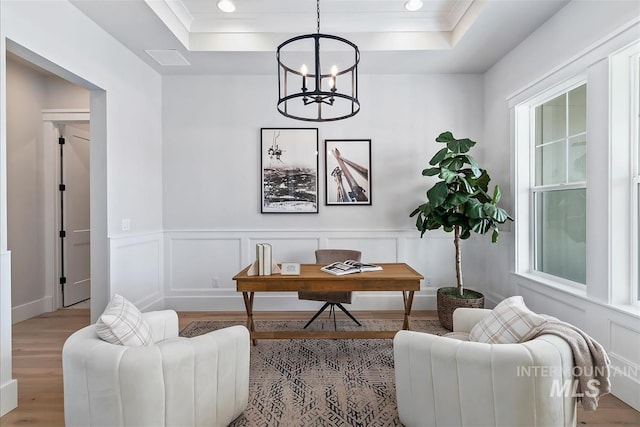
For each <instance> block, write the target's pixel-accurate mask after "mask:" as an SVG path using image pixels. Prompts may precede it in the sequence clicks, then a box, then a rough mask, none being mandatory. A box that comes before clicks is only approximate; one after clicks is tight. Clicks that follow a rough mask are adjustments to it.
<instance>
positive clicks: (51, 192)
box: [42, 109, 92, 310]
mask: <svg viewBox="0 0 640 427" xmlns="http://www.w3.org/2000/svg"><path fill="white" fill-rule="evenodd" d="M42 120H43V132H44V139H43V142H44V169H43V176H44V182H45V189H44V190H45V212H44V218H45V262H46V287H47V293H48V294H49V295H51V297H52V306H53V307H52V309H53V310H57V309H59V308H68V307H70V308H87V307H88V306H89V305H90V298H91V226H90V224H91V221H90V214H91V208H90V206H91V202H90V200H91V191H90V188H91V184H90V182H91V161H90V159H91V148H92V144H91V142H90V140H91V137H90V114H89V110H87V109H73V110H68V109H67V110H43V111H42Z"/></svg>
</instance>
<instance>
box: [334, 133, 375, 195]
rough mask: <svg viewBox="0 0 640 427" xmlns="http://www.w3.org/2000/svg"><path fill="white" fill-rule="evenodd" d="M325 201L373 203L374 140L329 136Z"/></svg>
mask: <svg viewBox="0 0 640 427" xmlns="http://www.w3.org/2000/svg"><path fill="white" fill-rule="evenodd" d="M324 144H325V150H324V152H325V161H324V165H325V168H324V177H325V185H324V191H325V204H326V205H337V206H354V205H371V196H372V194H371V140H370V139H325V141H324Z"/></svg>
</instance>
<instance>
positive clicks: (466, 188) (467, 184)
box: [458, 177, 473, 194]
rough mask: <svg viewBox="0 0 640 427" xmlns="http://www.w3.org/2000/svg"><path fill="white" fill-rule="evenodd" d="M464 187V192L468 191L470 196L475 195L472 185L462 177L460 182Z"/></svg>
mask: <svg viewBox="0 0 640 427" xmlns="http://www.w3.org/2000/svg"><path fill="white" fill-rule="evenodd" d="M458 181H459V182H460V183H461V184H462V186H463V187H464V191H466V192H467V193H468V194H472V193H473V188H472V187H471V185H470V184H469V181H467V180H466V179H465V178H463V177H460V179H459V180H458Z"/></svg>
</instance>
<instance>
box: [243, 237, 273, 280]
mask: <svg viewBox="0 0 640 427" xmlns="http://www.w3.org/2000/svg"><path fill="white" fill-rule="evenodd" d="M278 273H280V268H278V264H276V263H274V262H273V252H272V250H271V245H270V244H269V243H258V244H256V261H255V262H254V263H253V264H252V265H251V267H249V270H248V271H247V275H249V276H255V275H259V276H270V275H272V274H278Z"/></svg>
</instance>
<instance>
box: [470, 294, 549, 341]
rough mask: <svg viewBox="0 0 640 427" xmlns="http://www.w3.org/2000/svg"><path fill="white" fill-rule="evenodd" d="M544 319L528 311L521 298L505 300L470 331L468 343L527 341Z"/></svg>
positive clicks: (515, 297)
mask: <svg viewBox="0 0 640 427" xmlns="http://www.w3.org/2000/svg"><path fill="white" fill-rule="evenodd" d="M545 321H546V319H545V318H544V317H543V316H541V315H539V314H536V313H534V312H533V311H531V310H529V309H528V308H527V306H526V305H525V304H524V300H523V299H522V297H521V296H514V297H510V298H507V299H505V300H503V301H502V302H500V304H498V305H497V306H496V308H494V309H493V310H491V313H490V314H489V315H488V316H487V317H485V318H484V319H482V320H481V321H480V322H478V323H476V325H475V326H474V327H473V328H472V329H471V332H470V333H469V341H477V342H484V343H489V344H513V343H519V342H523V341H527V340H528V339H529V337H531V335H532V334H533V333H534V331H535V328H537V327H538V326H540V325H541V324H543V323H544V322H545Z"/></svg>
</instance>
